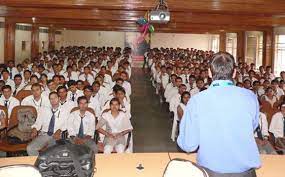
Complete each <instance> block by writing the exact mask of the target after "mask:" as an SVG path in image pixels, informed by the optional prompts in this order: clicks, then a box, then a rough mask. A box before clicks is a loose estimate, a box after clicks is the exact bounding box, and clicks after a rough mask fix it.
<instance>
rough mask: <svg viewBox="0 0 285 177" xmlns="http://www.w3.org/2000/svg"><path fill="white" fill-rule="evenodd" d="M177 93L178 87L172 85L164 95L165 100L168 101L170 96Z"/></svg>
mask: <svg viewBox="0 0 285 177" xmlns="http://www.w3.org/2000/svg"><path fill="white" fill-rule="evenodd" d="M177 93H178V88H177V87H173V88H171V89H170V90H169V92H168V95H167V97H166V102H168V103H170V100H171V98H172V97H173V96H174V95H176V94H177Z"/></svg>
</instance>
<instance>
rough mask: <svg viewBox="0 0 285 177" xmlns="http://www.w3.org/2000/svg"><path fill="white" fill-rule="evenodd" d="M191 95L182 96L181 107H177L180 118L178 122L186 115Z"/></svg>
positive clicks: (186, 93) (184, 93)
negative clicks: (185, 111)
mask: <svg viewBox="0 0 285 177" xmlns="http://www.w3.org/2000/svg"><path fill="white" fill-rule="evenodd" d="M190 97H191V95H190V93H189V92H187V91H186V92H183V93H182V95H181V100H180V103H179V105H178V106H177V117H178V120H179V121H180V120H181V119H182V117H183V114H184V110H185V108H186V105H187V103H188V101H189V100H190Z"/></svg>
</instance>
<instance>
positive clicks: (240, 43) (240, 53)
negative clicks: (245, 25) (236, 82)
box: [237, 31, 246, 62]
mask: <svg viewBox="0 0 285 177" xmlns="http://www.w3.org/2000/svg"><path fill="white" fill-rule="evenodd" d="M245 46H246V43H245V31H239V32H237V61H239V62H245Z"/></svg>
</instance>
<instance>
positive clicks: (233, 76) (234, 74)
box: [233, 69, 237, 79]
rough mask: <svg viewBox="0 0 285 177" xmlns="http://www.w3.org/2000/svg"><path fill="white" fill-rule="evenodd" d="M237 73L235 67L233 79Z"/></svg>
mask: <svg viewBox="0 0 285 177" xmlns="http://www.w3.org/2000/svg"><path fill="white" fill-rule="evenodd" d="M236 75H237V70H236V69H234V72H233V79H234V78H235V77H236Z"/></svg>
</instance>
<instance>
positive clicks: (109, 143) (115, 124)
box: [97, 111, 133, 154]
mask: <svg viewBox="0 0 285 177" xmlns="http://www.w3.org/2000/svg"><path fill="white" fill-rule="evenodd" d="M103 126H106V131H107V132H109V133H112V134H115V133H120V132H123V131H125V130H132V129H133V127H132V125H131V122H130V119H129V118H128V117H127V116H126V114H125V113H124V112H123V111H120V112H119V114H118V116H117V117H115V118H114V117H113V115H112V114H111V111H108V112H105V113H103V114H102V117H101V119H100V120H99V122H98V126H97V127H98V128H102V127H103ZM103 143H104V153H105V154H110V153H111V152H112V151H113V149H114V148H115V150H116V152H117V153H123V152H125V147H126V143H127V142H126V138H125V136H122V137H119V138H117V139H113V138H109V137H105V138H104V141H103Z"/></svg>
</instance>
